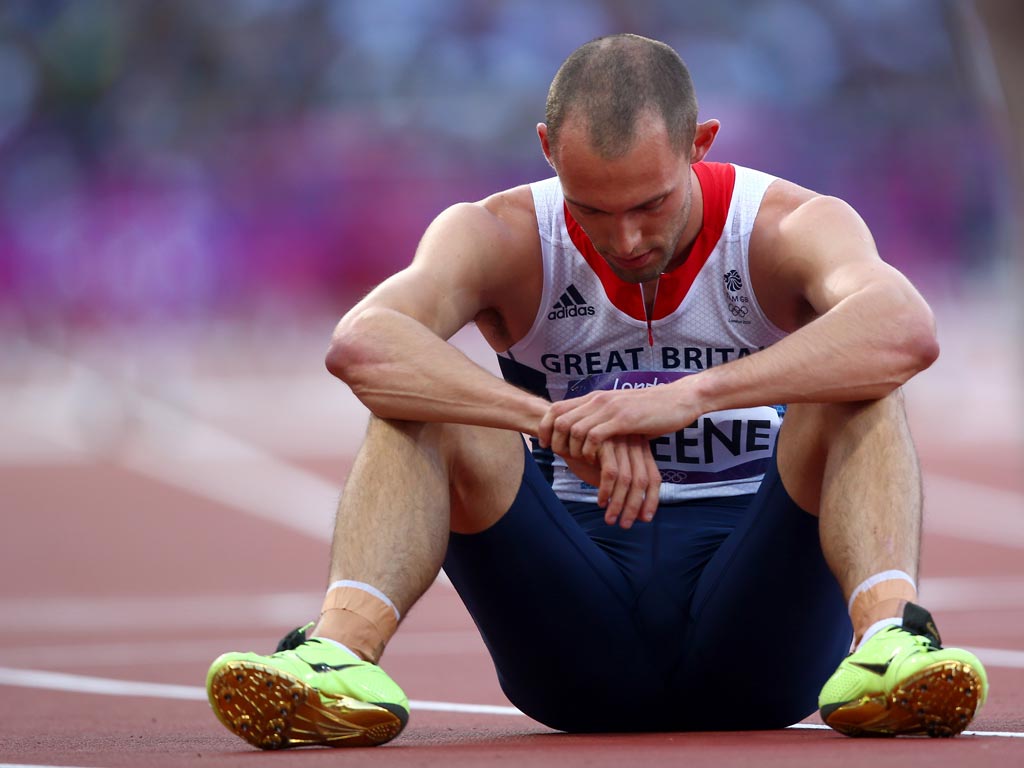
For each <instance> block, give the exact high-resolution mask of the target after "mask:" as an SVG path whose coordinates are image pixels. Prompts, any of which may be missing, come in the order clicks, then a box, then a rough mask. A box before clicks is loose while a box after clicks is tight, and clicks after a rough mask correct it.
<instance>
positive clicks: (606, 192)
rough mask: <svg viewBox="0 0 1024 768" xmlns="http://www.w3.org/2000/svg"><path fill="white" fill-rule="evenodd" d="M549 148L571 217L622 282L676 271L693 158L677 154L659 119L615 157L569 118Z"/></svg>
mask: <svg viewBox="0 0 1024 768" xmlns="http://www.w3.org/2000/svg"><path fill="white" fill-rule="evenodd" d="M551 149H552V153H553V154H552V161H553V163H554V166H555V170H556V171H557V172H558V177H559V179H560V181H561V183H562V191H563V193H564V195H565V200H566V204H567V205H568V207H569V212H570V213H571V214H572V216H573V218H574V219H576V221H577V222H578V223H579V225H580V226H581V227H582V228H583V231H584V232H586V233H587V236H588V237H589V238H590V240H591V242H592V243H593V244H594V247H595V248H596V249H597V251H598V253H600V254H601V256H603V257H604V259H605V261H607V262H608V265H609V266H610V267H611V269H612V271H613V272H614V273H615V274H616V275H618V276H619V278H621V279H622V280H625V281H626V282H630V283H642V282H646V281H648V280H653V279H655V278H656V277H658V275H660V274H661V273H662V272H665V271H667V270H668V269H670V268H672V267H675V266H676V264H677V261H676V260H675V259H676V257H678V256H680V255H681V254H680V251H681V250H682V248H683V247H684V246H685V245H686V243H683V242H681V240H682V236H683V233H684V230H685V229H686V225H687V223H688V222H689V219H690V212H691V209H692V193H693V188H692V183H691V180H690V163H689V160H688V152H687V151H686V150H682V151H679V152H677V151H676V150H674V149H673V148H672V145H671V143H670V142H669V139H668V136H667V135H666V132H665V127H664V124H663V123H662V121H661V119H660V118H654V117H649V118H645V119H643V120H642V121H641V123H640V124H639V125H638V127H637V132H636V135H635V137H634V140H633V145H632V146H631V147H630V149H629V150H628V151H627V152H626V153H625V154H624V155H622V156H621V157H618V158H615V159H611V160H609V159H607V158H603V157H601V156H599V155H598V154H597V153H596V152H594V150H593V149H591V147H590V143H589V140H588V138H587V135H586V130H585V129H584V127H583V126H580V125H578V124H573V123H572V122H570V121H568V120H567V121H566V123H565V124H564V125H563V127H562V130H561V134H560V136H559V140H558V146H557V147H552V148H551Z"/></svg>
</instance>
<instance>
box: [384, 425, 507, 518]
mask: <svg viewBox="0 0 1024 768" xmlns="http://www.w3.org/2000/svg"><path fill="white" fill-rule="evenodd" d="M364 451H365V452H368V453H369V454H370V455H376V456H382V457H383V456H387V457H389V459H390V460H391V461H393V462H394V463H395V467H396V471H400V469H401V465H402V461H403V456H404V457H406V459H409V458H411V456H410V454H411V453H415V454H416V456H417V457H420V460H421V461H422V460H425V461H426V462H427V463H428V465H429V466H430V467H431V468H432V469H433V470H436V473H437V475H438V477H440V478H442V479H443V482H444V484H445V485H446V486H447V488H446V490H447V491H448V496H449V500H450V508H451V529H452V530H453V531H456V532H458V533H477V532H479V531H482V530H485V529H487V528H489V527H490V526H491V525H493V524H494V523H496V522H497V521H498V520H499V519H500V518H501V516H502V515H503V514H504V513H505V512H506V511H507V510H508V508H509V507H510V506H511V504H512V502H513V501H514V499H515V496H516V493H517V492H518V490H519V485H520V482H521V479H522V474H523V461H524V455H523V440H522V437H521V436H520V435H519V433H517V432H510V431H508V430H501V429H491V428H487V427H477V426H471V425H466V424H448V423H441V422H414V421H395V420H390V419H381V418H378V417H376V416H372V415H371V417H370V424H369V426H368V428H367V437H366V442H365V444H364ZM421 480H423V478H416V479H415V481H416V482H420V481H421Z"/></svg>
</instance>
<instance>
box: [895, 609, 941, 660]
mask: <svg viewBox="0 0 1024 768" xmlns="http://www.w3.org/2000/svg"><path fill="white" fill-rule="evenodd" d="M903 628H904V629H905V630H907V631H908V632H913V633H914V634H916V635H922V636H923V637H926V638H928V642H930V643H931V644H932V646H933V647H934V648H935V649H939V648H942V638H941V637H939V630H938V628H937V627H936V626H935V619H933V618H932V615H931V614H930V613H928V611H926V610H925V609H924V608H922V607H921V606H919V605H915V604H914V603H909V602H908V603H907V607H906V608H904V609H903Z"/></svg>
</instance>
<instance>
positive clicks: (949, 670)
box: [825, 661, 982, 737]
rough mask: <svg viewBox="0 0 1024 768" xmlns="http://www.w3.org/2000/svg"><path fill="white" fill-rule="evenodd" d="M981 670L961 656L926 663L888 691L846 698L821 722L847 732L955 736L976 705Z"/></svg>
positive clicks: (966, 721) (876, 734)
mask: <svg viewBox="0 0 1024 768" xmlns="http://www.w3.org/2000/svg"><path fill="white" fill-rule="evenodd" d="M981 690H982V682H981V676H980V675H979V674H978V672H977V670H975V669H974V667H973V666H971V665H970V664H968V663H966V662H963V661H944V662H940V663H937V664H933V665H931V666H928V667H926V668H924V669H923V670H921V671H920V672H918V673H917V674H915V675H913V676H912V677H909V678H907V679H906V680H903V681H902V682H901V683H900V684H899V685H898V686H896V688H895V689H894V690H893V691H892V692H891V693H886V692H879V693H874V694H868V695H865V696H862V697H861V698H859V699H856V700H854V701H850V702H847V703H846V704H843V705H842V706H840V707H838V708H837V709H835V710H834V711H833V712H831V713H829V715H828V717H826V718H825V723H826V724H828V725H829V726H831V727H832V728H834V729H835V730H837V731H839V732H840V733H844V734H846V735H847V736H905V735H907V736H911V735H925V734H927V735H928V736H934V737H948V736H956V735H957V734H958V733H960V732H961V731H963V730H964V729H965V728H966V727H967V726H968V724H969V723H970V722H971V720H972V719H973V718H974V715H975V714H976V713H977V711H978V707H980V706H981V701H980V698H981Z"/></svg>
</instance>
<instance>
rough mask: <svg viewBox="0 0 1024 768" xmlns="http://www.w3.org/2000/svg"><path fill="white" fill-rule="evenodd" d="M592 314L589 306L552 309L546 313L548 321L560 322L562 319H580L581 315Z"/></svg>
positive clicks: (592, 311) (591, 308)
mask: <svg viewBox="0 0 1024 768" xmlns="http://www.w3.org/2000/svg"><path fill="white" fill-rule="evenodd" d="M592 314H594V308H593V307H591V306H589V305H585V306H582V307H577V306H576V305H573V306H570V307H558V308H557V309H553V310H551V311H550V312H548V320H560V319H562V318H563V317H581V316H583V315H592Z"/></svg>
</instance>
